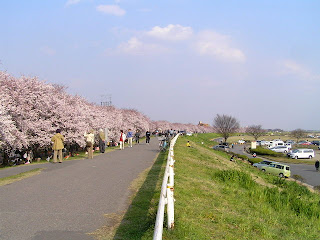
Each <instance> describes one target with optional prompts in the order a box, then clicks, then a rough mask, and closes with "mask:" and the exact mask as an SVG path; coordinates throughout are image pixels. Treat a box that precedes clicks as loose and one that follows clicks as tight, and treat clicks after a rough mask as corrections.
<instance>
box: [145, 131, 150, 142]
mask: <svg viewBox="0 0 320 240" xmlns="http://www.w3.org/2000/svg"><path fill="white" fill-rule="evenodd" d="M150 136H151V133H150V132H149V130H148V131H147V132H146V144H149V143H150Z"/></svg>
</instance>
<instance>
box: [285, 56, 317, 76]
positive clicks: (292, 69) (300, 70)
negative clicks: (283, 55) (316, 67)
mask: <svg viewBox="0 0 320 240" xmlns="http://www.w3.org/2000/svg"><path fill="white" fill-rule="evenodd" d="M281 65H282V72H281V73H282V74H285V75H294V76H296V77H298V78H301V79H303V80H319V79H320V75H316V74H314V73H313V72H312V71H310V70H309V69H308V68H307V67H306V66H303V65H302V64H299V63H297V62H295V61H293V60H290V59H287V60H285V61H283V62H281Z"/></svg>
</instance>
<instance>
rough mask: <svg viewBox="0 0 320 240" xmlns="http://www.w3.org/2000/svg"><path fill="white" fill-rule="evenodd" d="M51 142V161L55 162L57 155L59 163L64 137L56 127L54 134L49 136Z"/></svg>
mask: <svg viewBox="0 0 320 240" xmlns="http://www.w3.org/2000/svg"><path fill="white" fill-rule="evenodd" d="M51 142H53V146H52V149H53V163H56V162H57V156H59V163H62V159H63V158H62V149H64V145H63V142H64V137H63V136H62V134H61V130H60V129H57V130H56V134H55V135H54V136H53V137H52V138H51Z"/></svg>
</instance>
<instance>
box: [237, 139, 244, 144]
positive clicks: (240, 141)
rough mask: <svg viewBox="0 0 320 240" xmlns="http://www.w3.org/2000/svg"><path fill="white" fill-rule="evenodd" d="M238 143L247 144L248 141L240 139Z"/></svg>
mask: <svg viewBox="0 0 320 240" xmlns="http://www.w3.org/2000/svg"><path fill="white" fill-rule="evenodd" d="M238 143H239V144H245V143H246V141H245V140H239V141H238Z"/></svg>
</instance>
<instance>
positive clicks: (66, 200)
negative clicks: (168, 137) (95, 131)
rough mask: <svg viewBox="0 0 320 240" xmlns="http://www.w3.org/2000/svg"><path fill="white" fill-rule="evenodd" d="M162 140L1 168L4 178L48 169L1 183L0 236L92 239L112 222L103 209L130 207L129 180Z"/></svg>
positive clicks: (5, 238) (9, 239) (10, 239)
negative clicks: (69, 158)
mask: <svg viewBox="0 0 320 240" xmlns="http://www.w3.org/2000/svg"><path fill="white" fill-rule="evenodd" d="M158 152H159V151H158V141H157V139H156V138H152V139H151V143H150V145H147V144H145V143H141V144H140V145H134V146H133V147H132V148H128V147H127V148H125V149H124V150H118V149H117V150H115V151H113V152H109V153H105V154H101V155H98V156H95V157H94V158H93V159H84V160H75V161H66V162H63V163H61V164H60V163H56V164H52V163H47V164H39V165H28V166H22V167H16V168H9V169H3V170H0V177H4V176H8V175H14V174H17V173H19V172H23V171H29V170H30V169H31V168H38V167H41V168H45V169H44V170H43V171H42V172H41V173H40V174H39V175H36V176H33V177H30V178H27V179H24V180H21V181H18V182H15V183H12V184H9V185H5V186H1V187H0V203H1V204H0V239H1V240H42V239H45V240H51V239H52V240H53V239H54V240H59V239H64V240H89V239H93V237H92V236H91V235H88V234H87V233H90V232H93V231H95V230H96V229H98V228H100V227H102V226H104V225H107V224H109V222H108V221H109V220H108V219H107V218H106V217H105V216H104V215H105V214H111V213H119V212H123V211H125V210H126V209H127V207H128V199H129V196H130V194H131V193H130V189H129V187H130V184H131V182H132V181H133V180H134V179H136V178H137V177H138V175H139V174H140V173H141V172H142V171H143V170H145V169H146V168H148V167H150V166H152V164H153V162H154V159H155V157H156V156H157V154H158Z"/></svg>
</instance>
